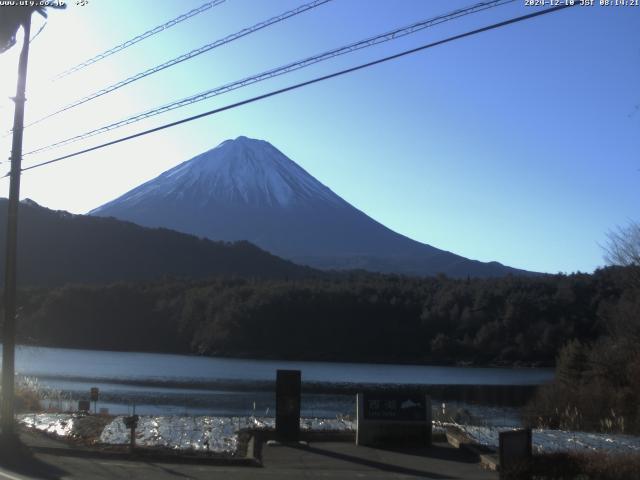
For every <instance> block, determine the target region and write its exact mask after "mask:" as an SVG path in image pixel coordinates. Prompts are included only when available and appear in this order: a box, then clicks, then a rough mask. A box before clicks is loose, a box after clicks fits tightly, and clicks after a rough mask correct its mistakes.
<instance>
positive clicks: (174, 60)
mask: <svg viewBox="0 0 640 480" xmlns="http://www.w3.org/2000/svg"><path fill="white" fill-rule="evenodd" d="M219 1H224V0H219ZM330 1H331V0H314V1H313V2H310V3H306V4H304V5H300V6H299V7H297V8H294V9H293V10H289V11H286V12H284V13H281V14H280V15H276V16H275V17H272V18H269V19H267V20H264V21H262V22H259V23H256V24H255V25H253V26H251V27H248V28H244V29H242V30H240V31H238V32H236V33H233V34H231V35H228V36H226V37H224V38H221V39H219V40H216V41H215V42H212V43H208V44H207V45H203V46H201V47H199V48H196V49H194V50H191V51H190V52H187V53H184V54H182V55H180V56H178V57H175V58H172V59H171V60H168V61H166V62H164V63H162V64H160V65H157V66H155V67H153V68H149V69H147V70H144V71H142V72H139V73H136V74H135V75H132V76H130V77H128V78H125V79H124V80H120V81H119V82H116V83H114V84H111V85H109V86H108V87H105V88H103V89H101V90H98V91H96V92H93V93H91V94H89V95H87V96H85V97H82V98H80V99H78V100H75V101H73V102H71V103H69V104H68V105H65V106H64V107H62V108H60V109H59V110H56V111H55V112H52V113H49V114H47V115H45V116H44V117H42V118H39V119H38V120H35V121H33V122H31V123H29V124H27V125H25V128H27V127H31V126H32V125H35V124H37V123H40V122H42V121H44V120H46V119H48V118H51V117H53V116H55V115H58V114H60V113H62V112H66V111H67V110H70V109H72V108H74V107H77V106H79V105H82V104H83V103H86V102H88V101H90V100H94V99H96V98H98V97H101V96H102V95H106V94H107V93H110V92H113V91H115V90H118V89H119V88H122V87H124V86H125V85H129V84H130V83H133V82H136V81H138V80H141V79H143V78H145V77H148V76H149V75H153V74H154V73H158V72H160V71H162V70H164V69H166V68H169V67H172V66H174V65H177V64H179V63H182V62H184V61H186V60H190V59H192V58H194V57H196V56H198V55H201V54H203V53H205V52H208V51H209V50H213V49H214V48H217V47H221V46H222V45H226V44H227V43H231V42H233V41H234V40H237V39H239V38H242V37H244V36H247V35H249V34H251V33H254V32H257V31H258V30H262V29H263V28H266V27H268V26H271V25H274V24H276V23H279V22H282V21H284V20H286V19H288V18H290V17H293V16H295V15H299V14H301V13H303V12H306V11H307V10H311V9H313V8H316V7H319V6H320V5H323V4H325V3H328V2H330Z"/></svg>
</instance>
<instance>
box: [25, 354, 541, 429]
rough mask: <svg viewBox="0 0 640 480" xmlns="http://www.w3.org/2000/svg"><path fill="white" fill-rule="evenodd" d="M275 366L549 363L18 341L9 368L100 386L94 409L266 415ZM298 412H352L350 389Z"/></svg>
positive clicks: (307, 400)
mask: <svg viewBox="0 0 640 480" xmlns="http://www.w3.org/2000/svg"><path fill="white" fill-rule="evenodd" d="M277 369H298V370H301V371H302V380H303V382H314V383H316V384H326V385H331V384H348V385H351V384H376V385H389V386H391V385H398V384H402V385H539V384H543V383H546V382H549V381H550V380H552V379H553V370H552V369H540V368H538V369H532V368H475V367H436V366H425V365H385V364H366V363H331V362H297V361H275V360H249V359H228V358H213V357H196V356H186V355H166V354H155V353H130V352H105V351H93V350H71V349H61V348H44V347H29V346H18V347H17V349H16V372H17V374H19V375H21V376H25V377H30V378H36V379H37V382H38V384H39V386H40V388H41V389H42V390H44V391H46V392H49V396H50V398H51V400H50V401H51V402H52V403H54V404H55V402H58V403H60V406H61V407H65V405H62V403H64V402H67V403H68V404H69V406H73V404H74V403H75V404H77V400H78V399H80V398H86V397H87V396H88V391H89V388H90V387H94V386H97V387H99V388H100V402H99V404H98V407H99V408H109V409H110V411H112V412H115V413H122V412H127V411H130V410H131V409H132V407H133V404H135V405H136V408H137V412H138V413H149V414H164V413H167V414H170V413H180V414H184V413H189V414H211V415H248V414H252V413H256V414H260V415H264V414H265V413H266V414H273V412H274V408H275V398H274V395H273V392H272V382H274V381H275V375H276V370H277ZM302 408H303V415H308V416H324V417H335V415H336V414H340V413H342V414H352V413H353V411H354V400H353V396H351V395H334V394H305V395H304V397H303V405H302Z"/></svg>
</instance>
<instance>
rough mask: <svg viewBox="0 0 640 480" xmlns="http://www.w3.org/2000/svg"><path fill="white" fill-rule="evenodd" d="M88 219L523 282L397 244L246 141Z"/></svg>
mask: <svg viewBox="0 0 640 480" xmlns="http://www.w3.org/2000/svg"><path fill="white" fill-rule="evenodd" d="M89 213H90V215H95V216H102V217H109V216H111V217H115V218H119V219H123V220H129V221H132V222H134V223H137V224H139V225H145V226H149V227H166V228H170V229H174V230H177V231H181V232H186V233H191V234H194V235H198V236H202V237H207V238H210V239H214V240H225V241H235V240H247V241H249V242H251V243H254V244H256V245H258V246H260V247H261V248H264V249H265V250H267V251H269V252H271V253H273V254H275V255H278V256H281V257H283V258H287V259H289V260H292V261H294V262H296V263H300V264H304V265H310V266H313V267H316V268H322V269H339V270H344V269H364V270H370V271H376V272H385V273H401V274H409V275H436V274H438V273H445V274H447V275H450V276H453V277H466V276H473V277H498V276H504V275H507V274H530V272H526V271H524V270H518V269H514V268H510V267H506V266H504V265H502V264H500V263H498V262H489V263H484V262H479V261H476V260H470V259H467V258H464V257H461V256H459V255H456V254H453V253H451V252H447V251H444V250H440V249H437V248H435V247H432V246H430V245H427V244H424V243H420V242H417V241H415V240H412V239H410V238H408V237H405V236H403V235H400V234H398V233H396V232H394V231H392V230H390V229H389V228H387V227H385V226H384V225H382V224H380V223H378V222H377V221H375V220H373V219H372V218H370V217H369V216H367V215H366V214H364V213H363V212H361V211H360V210H357V209H356V208H354V207H353V206H352V205H350V204H349V203H347V202H346V201H344V200H343V199H342V198H340V197H339V196H338V195H336V194H335V193H334V192H332V191H331V190H330V189H329V188H328V187H326V186H325V185H323V184H322V183H320V182H319V181H317V180H316V179H315V178H313V177H312V176H311V175H310V174H309V173H307V172H306V171H305V170H304V169H302V168H301V167H300V166H299V165H297V164H296V163H295V162H293V161H292V160H291V159H289V158H288V157H287V156H285V155H284V154H283V153H282V152H280V151H279V150H278V149H276V148H275V147H274V146H272V145H271V144H270V143H268V142H266V141H263V140H254V139H250V138H247V137H238V138H236V139H235V140H226V141H224V142H222V143H221V144H220V145H218V146H217V147H216V148H214V149H212V150H209V151H207V152H204V153H202V154H200V155H198V156H196V157H194V158H192V159H191V160H189V161H186V162H184V163H182V164H180V165H178V166H176V167H174V168H172V169H170V170H167V171H166V172H164V173H162V174H161V175H159V176H158V177H156V178H154V179H152V180H150V181H148V182H146V183H144V184H142V185H140V186H138V187H136V188H134V189H133V190H131V191H129V192H127V193H125V194H124V195H122V196H121V197H119V198H116V199H115V200H113V201H111V202H109V203H106V204H105V205H102V206H101V207H98V208H96V209H94V210H92V211H91V212H89Z"/></svg>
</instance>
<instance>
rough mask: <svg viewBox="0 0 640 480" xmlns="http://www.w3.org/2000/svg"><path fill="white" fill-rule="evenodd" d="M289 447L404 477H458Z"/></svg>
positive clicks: (444, 478) (333, 452)
mask: <svg viewBox="0 0 640 480" xmlns="http://www.w3.org/2000/svg"><path fill="white" fill-rule="evenodd" d="M287 446H288V447H291V448H295V449H299V450H303V451H305V452H310V453H315V454H317V455H324V456H327V457H330V458H334V459H337V460H343V461H345V462H351V463H357V464H359V465H364V466H366V467H370V468H375V469H377V470H382V471H385V472H390V473H399V474H402V475H411V476H416V477H427V478H433V479H441V480H447V479H454V478H456V477H451V476H448V475H441V474H438V473H435V472H429V471H426V470H418V469H414V468H408V467H402V466H400V465H393V464H389V463H384V462H379V461H377V460H371V459H367V458H362V457H356V456H354V455H349V454H346V453H339V452H335V451H331V450H324V449H322V448H317V447H312V446H311V445H309V446H303V445H295V444H291V445H287Z"/></svg>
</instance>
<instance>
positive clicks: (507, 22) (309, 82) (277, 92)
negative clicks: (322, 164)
mask: <svg viewBox="0 0 640 480" xmlns="http://www.w3.org/2000/svg"><path fill="white" fill-rule="evenodd" d="M576 5H579V4H578V3H574V4H564V5H559V6H556V7H552V8H547V9H544V10H540V11H537V12H533V13H530V14H527V15H522V16H519V17H514V18H511V19H509V20H505V21H502V22H498V23H494V24H492V25H488V26H486V27H482V28H478V29H476V30H471V31H469V32H465V33H461V34H459V35H454V36H452V37H448V38H445V39H443V40H438V41H436V42H432V43H428V44H426V45H422V46H420V47H416V48H412V49H410V50H405V51H403V52H400V53H396V54H394V55H389V56H387V57H383V58H380V59H378V60H374V61H371V62H367V63H363V64H360V65H357V66H355V67H351V68H347V69H344V70H340V71H338V72H334V73H330V74H328V75H323V76H321V77H316V78H314V79H311V80H307V81H305V82H301V83H297V84H295V85H291V86H289V87H285V88H281V89H278V90H273V91H271V92H269V93H265V94H262V95H258V96H256V97H252V98H249V99H246V100H242V101H240V102H236V103H232V104H230V105H226V106H224V107H220V108H216V109H214V110H210V111H208V112H204V113H200V114H198V115H193V116H191V117H186V118H183V119H181V120H177V121H175V122H171V123H167V124H164V125H160V126H158V127H155V128H151V129H149V130H144V131H142V132H138V133H134V134H132V135H127V136H125V137H121V138H118V139H116V140H112V141H110V142H106V143H102V144H100V145H96V146H93V147H90V148H85V149H83V150H80V151H77V152H74V153H70V154H67V155H63V156H61V157H57V158H54V159H52V160H47V161H46V162H41V163H38V164H35V165H31V166H29V167H26V168H23V169H22V170H21V171H27V170H32V169H34V168H38V167H42V166H45V165H50V164H52V163H56V162H60V161H62V160H66V159H67V158H71V157H75V156H78V155H82V154H84V153H88V152H93V151H95V150H99V149H102V148H105V147H109V146H111V145H115V144H118V143H122V142H125V141H128V140H132V139H134V138H138V137H142V136H144V135H148V134H150V133H155V132H159V131H160V130H165V129H167V128H171V127H175V126H177V125H181V124H183V123H188V122H191V121H193V120H198V119H200V118H204V117H208V116H210V115H215V114H217V113H220V112H224V111H226V110H231V109H233V108H237V107H241V106H243V105H248V104H250V103H254V102H257V101H259V100H264V99H266V98H270V97H273V96H276V95H280V94H282V93H286V92H289V91H292V90H297V89H299V88H302V87H306V86H308V85H312V84H314V83H319V82H322V81H324V80H329V79H331V78H335V77H339V76H342V75H346V74H348V73H352V72H356V71H358V70H362V69H365V68H368V67H372V66H374V65H378V64H381V63H385V62H388V61H391V60H396V59H398V58H401V57H404V56H407V55H411V54H414V53H417V52H420V51H422V50H426V49H429V48H433V47H436V46H438V45H443V44H445V43H449V42H453V41H455V40H460V39H462V38H465V37H470V36H472V35H477V34H479V33H482V32H486V31H489V30H494V29H497V28H500V27H504V26H507V25H511V24H513V23H518V22H522V21H524V20H529V19H531V18H535V17H539V16H541V15H545V14H548V13H552V12H557V11H559V10H563V9H565V8H569V7H573V6H576ZM8 175H9V174H7V175H5V177H7V176H8ZM3 178H4V177H3Z"/></svg>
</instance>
